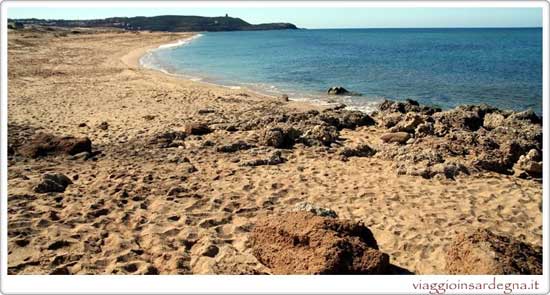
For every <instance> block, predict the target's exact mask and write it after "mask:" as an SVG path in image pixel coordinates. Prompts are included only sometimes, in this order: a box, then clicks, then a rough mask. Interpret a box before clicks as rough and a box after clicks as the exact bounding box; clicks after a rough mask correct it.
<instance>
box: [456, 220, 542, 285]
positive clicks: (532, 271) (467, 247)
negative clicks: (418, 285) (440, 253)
mask: <svg viewBox="0 0 550 295" xmlns="http://www.w3.org/2000/svg"><path fill="white" fill-rule="evenodd" d="M447 271H448V272H449V273H450V274H464V275H509V274H515V275H541V274H542V248H540V247H537V246H534V245H530V244H527V243H524V242H521V241H518V240H516V239H515V238H513V237H510V236H503V235H496V234H494V233H492V232H490V231H489V230H486V229H478V230H476V231H474V232H472V233H462V234H459V235H458V236H457V237H456V238H455V239H454V241H453V243H452V244H451V246H450V247H449V250H448V252H447Z"/></svg>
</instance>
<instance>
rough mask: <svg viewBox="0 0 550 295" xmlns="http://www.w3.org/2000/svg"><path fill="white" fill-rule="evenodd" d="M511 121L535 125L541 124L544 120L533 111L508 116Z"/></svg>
mask: <svg viewBox="0 0 550 295" xmlns="http://www.w3.org/2000/svg"><path fill="white" fill-rule="evenodd" d="M508 119H509V120H520V121H528V122H530V123H533V124H541V123H542V119H541V118H540V117H539V116H537V114H535V112H533V110H526V111H523V112H514V113H512V114H511V115H510V116H508Z"/></svg>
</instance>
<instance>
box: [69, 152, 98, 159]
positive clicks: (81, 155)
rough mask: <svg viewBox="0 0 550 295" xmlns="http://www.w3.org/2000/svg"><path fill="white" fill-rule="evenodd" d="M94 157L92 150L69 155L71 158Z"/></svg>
mask: <svg viewBox="0 0 550 295" xmlns="http://www.w3.org/2000/svg"><path fill="white" fill-rule="evenodd" d="M91 157H92V153H90V152H82V153H78V154H76V155H72V156H69V158H68V159H69V160H88V159H90V158H91Z"/></svg>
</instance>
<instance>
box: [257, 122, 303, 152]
mask: <svg viewBox="0 0 550 295" xmlns="http://www.w3.org/2000/svg"><path fill="white" fill-rule="evenodd" d="M301 135H302V134H301V132H300V131H299V130H297V129H295V128H293V127H290V126H286V125H285V126H284V125H280V126H275V127H268V128H265V129H264V130H263V131H262V132H261V134H260V139H259V143H260V145H263V146H272V147H275V148H291V147H292V146H293V145H294V143H295V142H296V140H297V139H298V138H299V137H300V136H301Z"/></svg>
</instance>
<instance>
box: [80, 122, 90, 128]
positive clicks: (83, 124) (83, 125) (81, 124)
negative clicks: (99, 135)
mask: <svg viewBox="0 0 550 295" xmlns="http://www.w3.org/2000/svg"><path fill="white" fill-rule="evenodd" d="M87 126H88V125H86V123H80V124H78V127H80V128H82V127H87Z"/></svg>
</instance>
